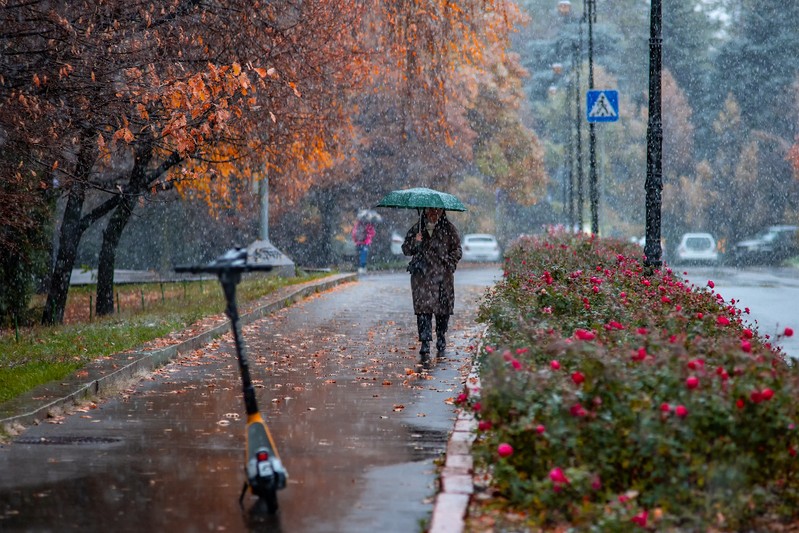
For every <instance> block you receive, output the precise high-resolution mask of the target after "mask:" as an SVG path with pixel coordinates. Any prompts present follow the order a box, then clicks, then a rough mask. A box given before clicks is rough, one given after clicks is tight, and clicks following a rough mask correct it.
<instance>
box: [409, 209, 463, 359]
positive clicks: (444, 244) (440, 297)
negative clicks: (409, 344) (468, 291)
mask: <svg viewBox="0 0 799 533" xmlns="http://www.w3.org/2000/svg"><path fill="white" fill-rule="evenodd" d="M402 253H403V254H405V255H411V256H413V259H411V262H410V263H409V265H408V270H409V271H410V272H411V293H412V295H413V312H414V313H415V314H416V326H417V330H418V333H419V340H420V341H421V343H422V347H421V349H420V350H419V354H420V355H421V356H422V360H423V361H424V360H426V359H427V357H428V356H429V354H430V341H432V340H433V332H432V329H433V315H435V317H436V351H437V352H438V355H442V354H443V353H444V350H445V349H446V346H447V340H446V333H447V326H448V324H449V317H450V315H451V314H452V312H453V310H454V308H455V269H456V268H457V266H458V261H460V260H461V255H462V254H463V251H462V250H461V238H460V235H458V230H457V229H456V228H455V226H454V225H453V224H452V223H451V222H450V221H449V220H448V219H447V214H446V212H445V211H444V210H443V209H430V208H427V209H425V210H424V211H423V212H422V216H421V217H420V220H419V222H417V223H416V224H414V225H413V227H412V228H411V229H410V230H408V233H407V235H405V241H404V242H403V244H402Z"/></svg>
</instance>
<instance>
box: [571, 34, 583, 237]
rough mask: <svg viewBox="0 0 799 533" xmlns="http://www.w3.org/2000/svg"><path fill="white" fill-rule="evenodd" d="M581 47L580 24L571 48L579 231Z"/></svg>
mask: <svg viewBox="0 0 799 533" xmlns="http://www.w3.org/2000/svg"><path fill="white" fill-rule="evenodd" d="M582 48H583V26H582V24H580V29H579V40H578V42H577V43H575V45H574V48H573V54H572V57H573V63H574V99H575V106H574V124H575V126H576V127H575V140H576V143H575V151H576V152H577V157H576V158H575V161H576V163H577V228H578V231H579V232H582V231H583V227H584V225H585V222H584V221H583V212H584V207H583V197H584V195H583V181H584V180H583V118H582V114H581V113H580V110H581V109H582V98H581V90H580V89H581V85H580V70H581V69H580V67H581V63H582V61H580V59H581V52H582Z"/></svg>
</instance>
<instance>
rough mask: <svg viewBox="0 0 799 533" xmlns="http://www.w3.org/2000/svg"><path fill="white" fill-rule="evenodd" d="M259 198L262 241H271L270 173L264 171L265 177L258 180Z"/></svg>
mask: <svg viewBox="0 0 799 533" xmlns="http://www.w3.org/2000/svg"><path fill="white" fill-rule="evenodd" d="M258 199H259V200H260V204H261V205H260V207H261V213H260V228H259V229H260V234H261V235H260V237H261V240H262V241H267V242H268V241H269V175H268V174H267V173H266V171H264V177H263V178H261V181H259V182H258Z"/></svg>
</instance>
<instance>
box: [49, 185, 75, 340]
mask: <svg viewBox="0 0 799 533" xmlns="http://www.w3.org/2000/svg"><path fill="white" fill-rule="evenodd" d="M85 198H86V186H85V184H84V183H83V182H76V183H75V184H74V185H73V186H72V188H71V189H70V191H69V196H68V197H67V206H66V209H65V210H64V218H63V220H62V222H61V231H60V232H59V237H58V256H57V258H56V261H55V265H53V274H52V276H51V277H50V290H49V291H48V292H47V302H46V303H45V304H44V314H43V315H42V324H44V325H46V326H49V325H53V324H62V323H63V322H64V310H65V309H66V306H67V294H68V293H69V281H70V278H71V277H72V267H73V266H74V264H75V257H76V256H77V254H78V245H79V244H80V239H81V237H82V236H83V232H84V228H82V225H81V212H82V210H83V202H84V200H85Z"/></svg>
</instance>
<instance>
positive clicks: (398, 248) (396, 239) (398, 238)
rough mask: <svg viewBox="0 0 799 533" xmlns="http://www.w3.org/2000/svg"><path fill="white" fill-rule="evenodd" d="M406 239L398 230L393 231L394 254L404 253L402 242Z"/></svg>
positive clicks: (392, 246)
mask: <svg viewBox="0 0 799 533" xmlns="http://www.w3.org/2000/svg"><path fill="white" fill-rule="evenodd" d="M404 240H405V239H404V238H403V237H402V235H400V234H399V233H397V232H396V231H392V232H391V253H392V254H394V255H402V242H403V241H404Z"/></svg>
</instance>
